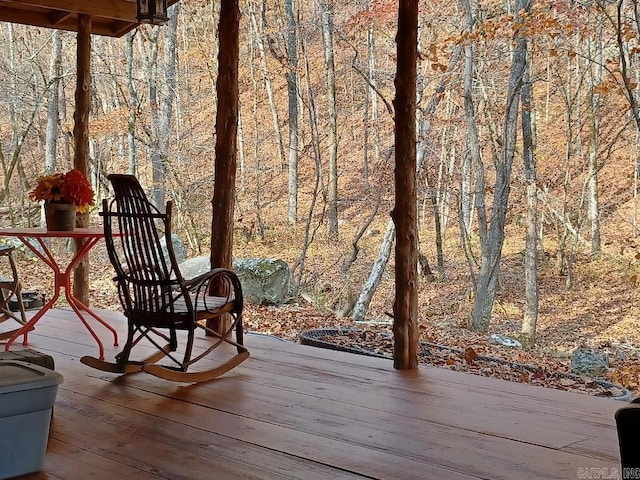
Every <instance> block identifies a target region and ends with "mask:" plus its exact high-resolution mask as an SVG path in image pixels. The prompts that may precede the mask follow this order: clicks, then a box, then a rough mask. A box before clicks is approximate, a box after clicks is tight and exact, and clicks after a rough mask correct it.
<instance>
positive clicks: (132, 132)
mask: <svg viewBox="0 0 640 480" xmlns="http://www.w3.org/2000/svg"><path fill="white" fill-rule="evenodd" d="M134 32H135V31H134ZM134 32H129V33H127V38H126V40H127V47H126V49H125V52H126V53H125V55H126V58H127V89H128V91H129V122H128V124H127V143H128V145H129V149H128V150H129V151H128V153H127V154H128V157H129V173H130V174H131V175H137V174H138V155H137V147H136V122H137V119H138V103H139V101H138V92H137V91H136V87H135V84H134V82H133V37H134V35H135V33H134Z"/></svg>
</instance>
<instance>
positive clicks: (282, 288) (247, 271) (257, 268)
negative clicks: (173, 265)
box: [180, 256, 291, 305]
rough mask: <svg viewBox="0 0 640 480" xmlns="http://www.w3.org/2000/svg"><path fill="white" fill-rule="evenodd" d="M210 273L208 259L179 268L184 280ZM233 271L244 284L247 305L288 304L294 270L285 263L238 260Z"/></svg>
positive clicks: (189, 260)
mask: <svg viewBox="0 0 640 480" xmlns="http://www.w3.org/2000/svg"><path fill="white" fill-rule="evenodd" d="M210 269H211V267H210V263H209V257H204V256H202V257H195V258H190V259H188V260H186V261H185V262H183V263H181V264H180V272H181V273H182V276H183V277H184V278H187V279H188V278H194V277H197V276H198V275H202V274H203V273H207V272H208V271H209V270H210ZM233 270H234V271H235V272H236V274H237V275H238V278H239V279H240V283H241V284H242V293H243V296H244V300H245V302H247V303H255V304H258V305H279V304H281V303H284V302H285V301H286V300H287V295H288V293H289V284H290V281H291V270H290V269H289V265H288V264H287V262H285V261H284V260H278V259H273V258H246V259H235V260H234V261H233Z"/></svg>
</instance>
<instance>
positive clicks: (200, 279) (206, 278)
mask: <svg viewBox="0 0 640 480" xmlns="http://www.w3.org/2000/svg"><path fill="white" fill-rule="evenodd" d="M219 276H230V277H232V278H234V279H237V278H238V276H237V275H236V273H235V272H234V271H233V270H230V269H228V268H214V269H213V270H210V271H208V272H206V273H203V274H202V275H198V276H197V277H193V278H190V279H189V280H185V281H184V282H183V284H182V285H183V286H184V287H186V288H187V289H189V290H191V289H193V288H198V286H200V285H201V284H203V283H207V282H210V281H211V279H213V278H215V277H219Z"/></svg>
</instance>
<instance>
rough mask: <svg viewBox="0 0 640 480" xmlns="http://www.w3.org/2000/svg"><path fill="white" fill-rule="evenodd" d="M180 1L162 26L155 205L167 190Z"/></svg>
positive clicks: (162, 203) (162, 201)
mask: <svg viewBox="0 0 640 480" xmlns="http://www.w3.org/2000/svg"><path fill="white" fill-rule="evenodd" d="M179 13H180V3H176V4H175V5H173V6H172V7H171V8H169V12H168V14H169V22H168V24H167V26H166V27H164V28H163V30H164V32H165V33H166V36H165V44H164V56H163V57H164V58H163V62H162V63H163V65H164V82H163V84H162V88H161V89H160V92H161V96H160V124H159V134H160V136H159V138H158V147H159V148H158V154H159V158H158V162H157V163H156V164H154V165H153V175H154V182H153V184H154V186H155V188H156V190H155V195H156V198H155V201H156V202H158V203H157V205H164V203H165V197H166V191H167V167H168V160H169V144H170V143H171V129H172V120H173V101H174V99H175V96H176V84H177V58H178V57H177V55H176V41H177V36H178V18H179Z"/></svg>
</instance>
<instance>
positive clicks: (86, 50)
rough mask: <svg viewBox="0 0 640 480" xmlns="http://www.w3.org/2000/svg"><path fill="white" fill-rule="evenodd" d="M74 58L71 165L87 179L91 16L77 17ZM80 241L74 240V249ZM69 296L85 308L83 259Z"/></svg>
mask: <svg viewBox="0 0 640 480" xmlns="http://www.w3.org/2000/svg"><path fill="white" fill-rule="evenodd" d="M76 42H77V47H76V49H77V58H76V63H77V66H76V71H77V81H76V108H75V113H74V126H73V140H74V147H75V150H74V156H73V166H74V168H76V169H77V170H80V171H81V172H83V173H84V174H85V175H87V177H88V176H89V110H90V107H91V17H90V16H88V15H84V14H82V15H78V38H77V41H76ZM88 225H89V216H88V214H86V213H83V214H79V215H78V218H77V221H76V226H78V227H86V226H88ZM83 241H84V240H80V239H77V240H76V250H77V249H79V248H80V247H81V246H82V242H83ZM73 294H74V295H75V297H76V298H77V299H79V300H80V301H81V302H82V303H84V304H85V305H88V304H89V258H88V257H85V258H84V259H83V260H82V261H80V263H79V264H78V266H77V267H76V268H75V270H74V272H73Z"/></svg>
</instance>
